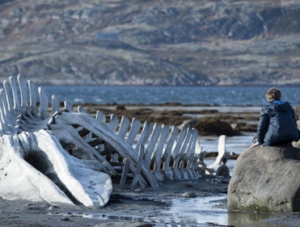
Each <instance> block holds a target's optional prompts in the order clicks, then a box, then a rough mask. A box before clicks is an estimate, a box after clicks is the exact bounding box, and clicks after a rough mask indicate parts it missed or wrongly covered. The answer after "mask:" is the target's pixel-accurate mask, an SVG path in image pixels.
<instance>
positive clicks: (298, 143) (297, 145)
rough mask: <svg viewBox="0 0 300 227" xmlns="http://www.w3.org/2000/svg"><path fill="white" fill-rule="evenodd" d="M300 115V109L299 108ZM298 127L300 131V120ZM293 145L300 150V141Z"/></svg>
mask: <svg viewBox="0 0 300 227" xmlns="http://www.w3.org/2000/svg"><path fill="white" fill-rule="evenodd" d="M299 107H300V105H299ZM299 114H300V108H299ZM297 126H298V129H300V120H298V121H297ZM292 144H293V146H294V147H297V148H300V140H298V141H294V142H293V143H292Z"/></svg>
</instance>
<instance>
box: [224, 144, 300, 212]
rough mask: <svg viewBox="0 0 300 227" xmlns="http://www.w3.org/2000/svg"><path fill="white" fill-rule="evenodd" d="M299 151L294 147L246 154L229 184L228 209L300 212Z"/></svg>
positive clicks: (244, 153) (254, 150) (245, 152)
mask: <svg viewBox="0 0 300 227" xmlns="http://www.w3.org/2000/svg"><path fill="white" fill-rule="evenodd" d="M299 152H300V149H298V148H294V147H292V146H291V145H285V146H269V147H261V146H260V147H256V148H252V149H248V150H246V151H244V152H243V153H242V154H241V155H240V156H239V158H238V159H237V161H236V164H235V167H234V171H233V174H232V177H231V180H230V183H229V187H228V210H229V211H235V210H239V211H259V212H260V211H261V212H284V211H300V178H299V174H300V161H299V159H298V160H297V156H298V155H297V154H299ZM298 157H299V156H298Z"/></svg>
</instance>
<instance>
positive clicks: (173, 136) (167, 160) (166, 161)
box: [163, 126, 178, 181]
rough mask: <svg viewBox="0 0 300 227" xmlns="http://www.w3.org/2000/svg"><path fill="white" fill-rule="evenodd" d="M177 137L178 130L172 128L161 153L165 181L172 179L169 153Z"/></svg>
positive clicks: (172, 173)
mask: <svg viewBox="0 0 300 227" xmlns="http://www.w3.org/2000/svg"><path fill="white" fill-rule="evenodd" d="M177 135H178V128H177V127H175V126H173V127H172V129H171V134H170V137H169V140H168V143H167V146H166V148H165V150H164V153H163V161H164V164H163V172H164V174H165V177H166V179H167V180H170V181H171V180H173V179H174V172H173V170H171V169H170V161H171V152H172V148H173V145H174V142H175V139H176V137H177Z"/></svg>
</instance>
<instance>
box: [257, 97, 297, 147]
mask: <svg viewBox="0 0 300 227" xmlns="http://www.w3.org/2000/svg"><path fill="white" fill-rule="evenodd" d="M257 140H258V142H259V143H261V144H263V146H270V145H274V144H280V143H281V144H282V143H288V142H292V141H298V140H299V131H298V128H297V123H296V119H295V113H294V110H293V108H292V106H291V105H290V104H289V102H282V101H280V100H275V101H273V102H269V103H268V104H267V105H264V106H263V108H262V112H261V115H260V120H259V124H258V130H257Z"/></svg>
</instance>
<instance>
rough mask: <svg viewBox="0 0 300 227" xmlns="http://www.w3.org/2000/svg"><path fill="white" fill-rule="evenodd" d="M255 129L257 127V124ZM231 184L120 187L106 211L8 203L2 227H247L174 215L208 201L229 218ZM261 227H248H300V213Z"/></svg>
mask: <svg viewBox="0 0 300 227" xmlns="http://www.w3.org/2000/svg"><path fill="white" fill-rule="evenodd" d="M84 108H85V109H87V110H88V113H90V114H95V113H96V110H101V111H102V112H103V113H105V114H110V113H114V114H116V115H117V116H118V117H119V118H120V117H121V116H122V115H125V116H127V117H128V118H129V119H131V118H132V117H136V118H137V119H139V120H141V121H142V122H143V121H144V120H149V121H150V120H151V122H154V123H160V124H168V125H180V124H181V123H182V122H183V121H184V120H188V119H193V118H194V117H195V116H198V117H199V116H200V117H207V116H210V117H215V118H222V119H226V120H227V121H228V122H229V121H230V122H231V124H232V123H234V122H235V121H239V122H244V123H245V124H246V125H247V124H249V122H250V121H251V122H252V121H253V122H255V120H257V119H258V117H259V111H260V108H259V107H257V108H250V109H249V108H245V107H235V108H233V107H224V108H223V107H209V108H207V107H197V106H193V107H186V106H175V105H170V106H155V107H153V106H130V105H128V106H113V105H109V106H95V105H87V106H84ZM253 124H254V126H255V127H256V125H255V124H257V123H253ZM213 136H214V135H213ZM229 179H230V178H223V179H222V178H215V177H213V176H203V177H202V178H201V179H198V180H185V181H171V182H163V183H161V185H160V187H159V188H158V189H152V188H150V187H146V188H143V189H137V190H136V191H135V192H130V191H126V190H124V191H121V190H120V189H119V188H118V186H117V185H115V187H114V191H113V193H112V195H111V199H110V201H109V203H108V204H107V205H106V206H104V207H102V208H97V207H94V208H87V207H80V206H66V205H63V204H48V203H46V202H45V203H32V202H30V201H7V200H3V199H1V198H0V226H8V227H17V226H18V227H23V226H24V227H25V226H32V227H38V226H49V227H54V226H62V227H63V226H66V227H70V226H101V227H102V226H103V227H104V226H114V227H118V226H122V227H133V226H144V227H146V226H179V225H181V226H228V225H231V226H244V225H241V224H242V223H243V222H244V221H243V219H240V220H239V218H238V217H237V218H236V217H235V216H232V215H231V216H230V215H228V220H225V221H220V220H218V219H214V218H212V219H211V220H202V221H199V220H197V219H195V216H197V212H196V211H192V212H191V213H190V214H188V215H187V216H184V217H182V218H181V219H180V218H179V217H180V215H181V213H180V211H178V212H179V213H172V212H170V209H171V208H172V207H173V206H174V201H175V200H176V201H181V202H189V201H198V200H197V199H205V198H206V199H208V200H210V199H212V200H216V199H217V202H216V203H215V205H214V206H213V207H212V206H210V208H208V209H211V210H210V212H211V214H213V213H214V212H223V213H221V216H222V217H223V218H226V217H227V210H226V199H224V198H226V194H227V187H228V182H229ZM218 199H219V200H218ZM199 201H200V200H199ZM199 203H200V202H199ZM179 204H180V203H179ZM214 209H216V210H215V211H214ZM231 219H232V220H231ZM220 222H221V223H220ZM235 222H236V223H235ZM259 223H261V225H260V224H259V225H257V223H256V224H255V225H254V224H253V225H252V224H251V223H250V224H248V225H246V226H269V227H272V226H274V227H275V226H299V223H300V215H299V213H288V214H277V215H276V216H272V217H270V219H265V221H264V222H261V220H260V221H259ZM273 223H275V224H276V225H273ZM277 224H278V225H277Z"/></svg>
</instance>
